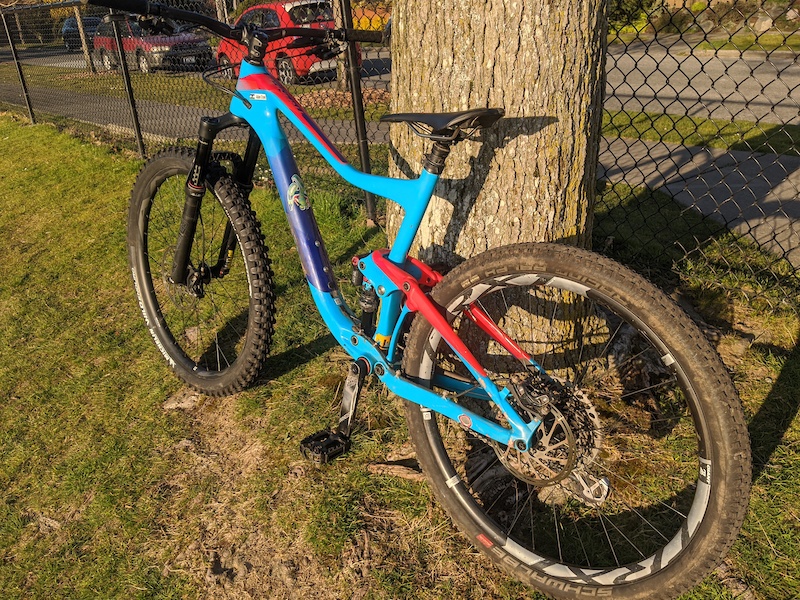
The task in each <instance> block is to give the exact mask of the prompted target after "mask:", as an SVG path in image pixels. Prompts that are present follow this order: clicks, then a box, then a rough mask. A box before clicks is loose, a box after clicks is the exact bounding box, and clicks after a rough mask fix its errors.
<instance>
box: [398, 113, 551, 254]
mask: <svg viewBox="0 0 800 600" xmlns="http://www.w3.org/2000/svg"><path fill="white" fill-rule="evenodd" d="M557 121H558V119H557V118H556V117H549V116H540V117H519V118H518V117H510V118H505V117H504V118H502V119H500V120H499V121H498V122H497V123H496V124H495V125H494V126H492V127H491V128H489V129H484V130H482V131H480V133H478V134H477V135H476V136H475V137H473V138H472V140H473V141H476V142H480V147H479V149H478V152H477V153H476V154H475V155H473V156H470V158H469V163H468V170H467V175H466V176H464V177H462V178H460V179H448V178H446V177H443V178H441V179H439V182H438V183H437V186H436V187H437V190H439V191H441V190H443V189H444V190H453V189H458V188H459V187H461V188H466V187H468V188H469V189H472V190H475V189H477V190H482V189H483V187H484V184H485V183H486V178H487V177H488V176H489V173H491V171H492V169H493V168H494V160H493V159H494V156H495V154H496V153H497V151H498V150H502V149H503V148H505V147H506V146H507V145H508V144H509V143H510V142H512V141H513V140H515V139H517V138H519V137H525V136H532V135H535V134H537V133H539V132H540V131H542V130H543V129H545V128H547V127H548V126H550V125H552V124H553V123H556V122H557ZM398 126H400V125H398ZM425 147H426V149H427V148H428V147H429V144H426V146H425ZM389 155H390V158H391V160H392V162H393V163H394V165H395V166H396V167H397V168H398V170H399V171H400V172H401V173H402V174H403V176H404V177H406V178H408V179H416V178H417V177H418V176H419V173H418V171H416V170H415V169H414V168H413V167H412V166H411V164H410V163H409V161H408V160H407V159H406V157H404V156H402V155H401V154H400V151H399V150H398V149H397V148H396V147H395V145H394V144H393V143H392V142H391V140H390V141H389ZM451 161H452V159H451ZM459 170H460V169H459ZM446 173H447V171H445V174H446ZM448 195H449V194H445V195H443V196H440V197H444V198H445V200H446V201H447V202H449V203H450V204H452V205H453V210H454V214H456V213H457V214H462V215H466V214H468V213H469V212H470V211H472V209H473V207H474V206H475V202H476V200H477V198H478V194H468V195H461V196H459V197H458V200H457V201H453V200H451V199H449V198H447V197H446V196H448ZM459 221H461V222H459ZM464 224H465V220H463V219H451V220H450V222H449V223H448V225H447V229H446V232H445V235H444V238H443V243H442V245H436V257H435V262H436V263H439V262H443V263H445V264H447V265H449V266H451V267H452V266H454V265H455V264H457V263H459V262H462V261H463V260H464V257H463V256H459V255H457V254H456V253H455V252H454V251H453V249H454V248H455V247H456V244H457V242H458V239H459V238H460V237H461V234H462V232H463V228H464Z"/></svg>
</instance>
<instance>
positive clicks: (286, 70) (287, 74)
mask: <svg viewBox="0 0 800 600" xmlns="http://www.w3.org/2000/svg"><path fill="white" fill-rule="evenodd" d="M275 69H276V70H277V71H278V79H280V80H281V83H282V84H283V85H294V84H295V83H297V73H295V71H294V66H293V65H292V61H291V60H290V59H288V58H279V59H278V61H277V62H276V63H275Z"/></svg>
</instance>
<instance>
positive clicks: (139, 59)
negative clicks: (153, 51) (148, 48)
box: [136, 52, 153, 73]
mask: <svg viewBox="0 0 800 600" xmlns="http://www.w3.org/2000/svg"><path fill="white" fill-rule="evenodd" d="M136 64H137V66H138V67H139V70H140V71H141V72H142V73H150V72H151V71H152V70H153V69H152V68H151V67H150V63H149V62H147V56H145V55H144V54H142V53H141V52H140V53H139V54H137V55H136Z"/></svg>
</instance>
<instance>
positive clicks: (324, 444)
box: [300, 429, 350, 467]
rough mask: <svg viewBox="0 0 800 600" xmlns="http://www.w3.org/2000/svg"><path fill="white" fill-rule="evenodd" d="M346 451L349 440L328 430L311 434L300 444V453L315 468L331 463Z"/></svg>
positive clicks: (348, 448)
mask: <svg viewBox="0 0 800 600" xmlns="http://www.w3.org/2000/svg"><path fill="white" fill-rule="evenodd" d="M348 450H350V438H349V437H347V436H345V435H342V434H341V433H338V432H336V431H330V430H328V429H323V430H322V431H318V432H317V433H314V434H311V435H310V436H308V437H307V438H305V439H304V440H303V441H302V442H300V452H301V453H302V454H303V456H304V457H305V458H307V459H308V460H310V461H311V462H312V463H314V465H315V466H317V467H320V466H322V465H324V464H327V463H329V462H331V461H332V460H334V459H336V458H337V457H339V456H341V455H342V454H344V453H345V452H347V451H348Z"/></svg>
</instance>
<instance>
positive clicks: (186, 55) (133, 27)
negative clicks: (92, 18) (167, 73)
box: [94, 21, 211, 73]
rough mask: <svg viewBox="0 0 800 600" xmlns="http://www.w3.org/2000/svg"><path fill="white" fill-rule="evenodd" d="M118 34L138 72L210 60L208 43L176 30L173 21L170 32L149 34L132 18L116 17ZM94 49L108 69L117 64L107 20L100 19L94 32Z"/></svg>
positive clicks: (189, 66) (197, 66)
mask: <svg viewBox="0 0 800 600" xmlns="http://www.w3.org/2000/svg"><path fill="white" fill-rule="evenodd" d="M117 25H118V26H119V31H120V37H121V38H122V48H123V49H124V50H125V58H126V59H127V62H128V63H130V64H131V66H133V67H135V68H138V69H139V70H140V71H141V72H142V73H150V72H151V71H153V70H154V69H173V70H186V69H201V68H205V67H207V66H208V65H209V64H210V63H211V46H210V45H209V44H208V41H207V40H205V39H204V38H202V37H200V36H199V35H197V34H195V33H191V32H188V31H183V32H182V31H180V30H179V28H178V26H177V24H173V30H174V31H176V32H177V33H174V34H172V35H163V34H151V33H149V32H147V31H145V30H143V29H142V28H141V27H140V26H139V24H138V23H136V22H135V21H120V22H118V23H117ZM94 52H95V56H96V57H97V59H98V61H99V62H100V64H101V66H102V67H103V68H104V69H105V70H107V71H110V70H112V69H115V68H116V67H117V63H118V62H119V51H118V50H117V43H116V41H115V39H114V30H113V28H112V24H111V23H100V26H99V27H98V28H97V31H96V32H95V34H94Z"/></svg>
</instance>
